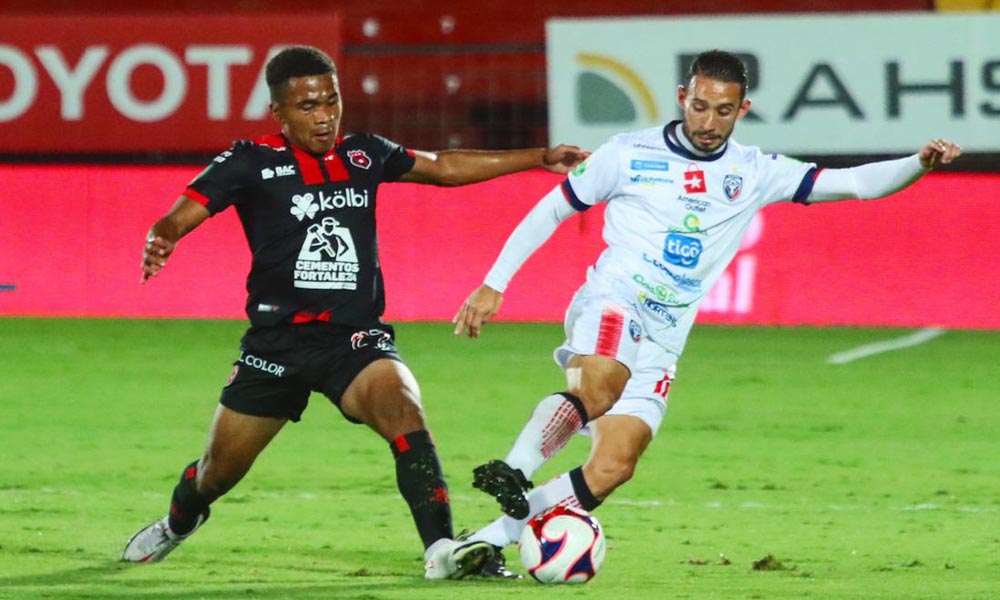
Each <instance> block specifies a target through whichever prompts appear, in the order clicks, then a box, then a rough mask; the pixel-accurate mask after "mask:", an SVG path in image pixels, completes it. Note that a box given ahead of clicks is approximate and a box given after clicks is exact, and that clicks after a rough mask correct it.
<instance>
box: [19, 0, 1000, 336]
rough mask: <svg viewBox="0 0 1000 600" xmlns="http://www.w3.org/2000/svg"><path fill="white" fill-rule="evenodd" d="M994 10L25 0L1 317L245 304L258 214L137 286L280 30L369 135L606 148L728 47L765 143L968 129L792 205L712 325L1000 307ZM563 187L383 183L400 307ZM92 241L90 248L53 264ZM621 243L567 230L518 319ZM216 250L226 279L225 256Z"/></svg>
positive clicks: (908, 321) (858, 151)
mask: <svg viewBox="0 0 1000 600" xmlns="http://www.w3.org/2000/svg"><path fill="white" fill-rule="evenodd" d="M991 9H995V2H992V3H991V2H988V1H984V2H970V1H968V0H949V1H944V0H942V2H939V3H938V5H937V6H935V5H934V4H932V3H929V2H926V1H921V0H881V1H879V2H862V1H860V0H838V1H832V0H820V1H810V2H802V1H798V0H752V1H751V2H748V3H744V4H741V5H740V6H739V14H736V13H735V12H734V11H736V8H735V7H734V6H733V5H731V4H728V3H724V2H715V1H709V2H703V3H696V4H689V3H678V2H655V1H636V2H624V3H616V4H615V5H614V7H613V8H612V7H611V6H610V5H608V4H607V3H606V2H601V1H595V0H578V1H575V2H562V3H551V2H549V3H537V4H535V3H529V4H525V5H523V6H518V7H516V8H512V7H510V6H508V5H500V4H495V3H485V2H472V3H462V4H455V3H452V2H446V1H440V0H433V1H421V2H409V3H404V2H390V1H386V0H375V1H371V2H364V3H348V2H333V1H309V2H306V1H298V0H288V1H285V2H262V1H251V0H225V1H217V2H197V1H190V0H182V1H178V2H172V3H169V5H162V6H161V5H155V4H153V3H146V2H139V1H132V0H117V1H106V2H96V3H79V2H71V1H68V0H33V1H30V2H29V1H26V0H0V11H2V15H3V17H2V19H0V31H2V36H3V37H2V38H0V123H2V127H3V131H4V135H3V136H2V138H0V174H2V177H3V180H4V181H5V191H4V193H3V202H2V203H0V220H2V222H3V223H4V224H5V226H4V227H3V228H2V231H0V248H2V249H3V251H2V252H0V289H2V290H3V291H0V315H66V316H188V317H227V318H228V317H236V318H238V317H240V315H241V311H242V297H241V296H242V278H243V276H244V273H245V269H246V258H247V256H246V252H245V250H244V247H245V245H244V243H243V242H242V240H241V238H240V233H239V231H238V227H237V220H236V218H235V216H234V215H232V214H224V215H223V216H221V217H219V218H216V219H213V220H212V222H210V224H209V225H207V226H206V227H205V228H204V229H205V230H207V231H204V233H201V234H200V235H198V236H192V238H191V239H190V241H189V242H186V244H185V245H186V246H187V248H186V251H185V252H181V253H179V254H178V255H177V256H176V257H175V258H174V260H173V261H172V269H171V273H170V277H163V278H161V280H160V281H158V282H157V291H158V293H157V294H156V295H155V297H154V298H151V297H150V296H152V294H143V292H142V289H141V288H140V287H139V286H136V285H133V284H134V280H135V279H136V272H137V271H136V269H135V263H136V258H135V257H136V256H137V247H138V245H137V244H138V243H137V242H136V240H141V239H142V236H143V235H144V232H145V230H146V228H147V227H148V225H149V223H150V222H151V221H152V220H154V219H155V218H156V217H158V216H159V215H160V214H162V213H163V211H165V210H166V208H167V207H169V205H170V204H171V203H172V201H173V199H174V198H175V197H176V195H177V193H178V191H179V190H181V189H182V186H183V185H184V184H185V183H186V182H187V181H188V180H189V179H190V177H192V176H193V175H194V174H195V173H197V171H198V170H199V169H200V168H201V167H202V166H203V165H204V164H206V163H207V162H208V161H209V160H210V159H211V157H212V156H214V155H215V154H216V153H218V152H219V151H221V150H223V149H225V148H226V147H228V145H229V144H230V143H231V141H232V140H234V139H238V138H248V137H254V136H257V135H260V134H264V133H269V132H273V130H274V129H275V125H274V124H273V122H272V121H271V120H270V117H269V116H268V115H267V114H266V110H265V109H266V95H264V94H262V92H263V91H264V90H263V88H262V87H261V85H260V83H259V82H260V79H261V78H258V75H259V74H260V73H261V69H262V66H263V64H264V62H265V61H266V59H267V57H268V54H269V53H270V52H273V51H274V48H276V47H280V46H281V45H283V44H289V43H310V44H315V45H318V46H321V47H323V48H325V49H327V50H328V51H329V52H330V53H331V54H332V55H333V56H334V57H335V58H336V60H337V63H338V65H339V69H340V74H341V86H342V90H343V92H344V96H345V105H346V112H345V117H344V125H343V127H344V129H346V130H349V131H350V130H354V131H373V132H377V133H380V134H382V135H385V136H387V137H389V138H390V139H393V140H396V141H398V142H400V143H402V144H404V145H406V146H409V147H413V148H421V149H440V148H452V147H466V148H494V149H496V148H512V147H526V146H542V145H547V144H549V143H558V142H570V143H578V144H580V145H583V146H585V147H590V148H593V147H596V145H598V144H599V143H600V142H601V141H602V140H603V139H605V138H606V137H607V134H608V133H610V132H614V131H619V130H626V129H630V128H639V127H644V126H649V125H652V124H654V123H658V122H664V121H667V120H669V119H671V118H673V115H674V114H675V112H672V111H674V108H673V107H672V96H673V86H675V85H676V83H678V82H679V80H680V79H681V76H680V73H682V72H683V68H684V66H685V64H686V63H685V62H684V61H685V60H686V59H689V58H690V56H691V54H692V53H696V52H697V51H699V50H702V49H705V48H708V47H722V48H727V49H731V50H734V51H737V52H740V53H742V54H743V55H744V56H745V57H746V58H747V60H748V63H749V65H750V71H751V78H752V82H751V85H752V92H751V96H752V97H753V98H754V99H756V100H757V103H756V104H755V106H754V112H753V114H752V116H751V118H748V119H747V120H745V121H744V123H743V124H742V125H741V126H740V128H739V129H738V130H737V138H738V139H740V140H741V141H742V142H744V143H748V144H757V145H761V146H762V147H763V148H765V149H766V150H770V151H780V152H785V153H787V154H791V155H793V156H796V157H799V158H803V159H813V160H818V161H820V162H821V163H822V164H823V165H826V166H838V165H847V164H856V163H858V162H860V161H863V160H870V159H871V158H874V157H880V156H898V155H901V154H903V153H905V152H910V151H912V150H913V149H916V148H917V147H919V145H920V144H922V143H923V141H925V140H926V139H930V138H931V137H937V136H944V137H950V138H954V139H955V141H957V142H959V143H961V144H963V145H964V146H965V147H966V150H967V156H966V157H964V158H963V160H962V161H961V162H960V163H959V164H958V165H956V167H955V168H954V169H946V170H945V172H943V173H935V174H934V175H932V176H931V177H929V178H927V179H926V180H925V181H923V182H921V184H920V185H918V186H917V187H916V188H913V189H912V190H911V191H908V192H906V193H905V194H903V195H902V197H901V198H900V199H899V200H898V201H889V202H885V203H879V204H877V205H865V206H862V207H858V206H851V207H847V208H845V207H829V208H828V207H823V208H821V209H818V210H817V209H812V210H796V209H794V207H793V208H792V209H791V210H789V207H774V208H771V209H768V211H765V212H764V213H763V214H762V215H761V217H760V218H759V219H758V221H757V222H756V223H755V226H754V229H753V230H752V233H751V235H750V237H749V238H748V239H747V241H746V243H745V244H744V249H743V251H742V252H741V254H740V255H739V256H738V257H737V260H736V261H735V263H734V265H733V267H732V269H731V272H730V273H728V274H727V275H726V277H725V278H724V279H723V281H722V282H720V285H719V286H717V288H716V290H715V291H713V293H712V296H711V298H710V299H709V301H707V302H706V304H705V306H704V309H703V311H702V313H703V317H702V321H703V322H709V323H712V322H717V323H729V324H744V323H749V324H785V325H794V324H815V325H831V324H856V325H896V326H921V325H928V324H931V325H941V326H949V327H964V328H987V329H989V328H996V327H998V326H1000V310H998V297H1000V288H997V287H996V285H997V284H996V283H994V282H995V280H996V278H995V277H993V276H992V274H993V272H994V271H995V264H996V258H997V256H998V254H1000V252H998V242H997V241H996V239H997V236H995V235H993V234H994V233H995V232H996V225H995V223H996V222H997V220H998V219H997V217H998V213H997V210H998V209H997V203H996V202H995V196H996V191H995V190H996V189H997V188H998V183H1000V174H998V172H1000V160H998V158H1000V141H998V140H1000V47H998V42H997V41H996V40H997V37H996V35H995V32H996V30H997V27H1000V13H998V12H996V11H995V10H991ZM618 17H625V19H616V18H618ZM580 18H583V19H584V20H574V19H580ZM546 23H548V28H549V35H548V39H547V36H546ZM588 27H589V28H590V29H587V28H588ZM602 28H603V29H602ZM607 28H610V29H607ZM616 28H617V29H616ZM632 31H636V33H635V34H634V35H633V34H632V33H631V32H632ZM990 31H992V32H993V34H990V33H989V32H990ZM592 32H593V33H592ZM926 36H930V37H931V38H933V39H934V40H935V42H934V43H933V44H931V43H927V41H926V39H925V37H926ZM546 44H548V48H547V46H546ZM547 49H548V52H547V51H546V50H547ZM547 60H548V69H547ZM554 183H555V180H554V179H553V178H552V177H546V176H545V175H543V174H537V173H533V174H526V175H523V176H518V177H510V178H505V179H503V180H500V181H498V182H494V183H490V184H483V185H479V186H474V187H472V188H468V189H465V190H461V191H454V190H441V191H435V190H430V191H429V190H426V189H419V188H414V186H405V185H396V186H388V187H387V188H386V189H385V190H383V193H382V203H381V204H382V207H383V209H382V210H381V211H380V229H381V240H382V246H383V255H384V256H383V258H384V263H385V269H386V272H387V280H388V286H389V287H388V291H389V307H388V317H389V318H392V319H397V320H440V319H447V318H449V317H450V311H451V310H452V309H451V307H452V306H454V305H456V304H457V303H458V302H459V301H460V299H461V297H462V296H463V294H464V293H465V291H466V290H468V289H469V288H470V287H471V286H472V285H474V284H475V283H476V281H477V280H478V278H479V277H481V275H482V273H484V272H485V270H486V268H488V266H489V264H490V261H491V260H492V257H493V256H494V255H495V253H496V251H497V250H498V248H499V247H500V245H501V244H502V241H503V239H504V237H505V235H506V233H507V232H508V231H509V230H510V228H511V227H512V226H513V225H514V224H515V223H516V222H517V220H518V218H519V217H520V215H521V214H523V212H524V211H525V210H526V209H527V208H528V207H529V206H530V205H531V204H532V203H533V202H534V200H535V198H536V197H538V196H539V195H540V194H541V193H543V192H544V191H545V190H547V189H548V188H549V187H550V186H551V185H553V184H554ZM69 200H72V203H71V204H70V205H68V204H67V201H69ZM67 206H72V209H67V208H66V207H67ZM388 206H391V210H388V209H386V208H385V207H388ZM821 211H822V213H821ZM230 212H231V211H230ZM591 212H598V211H591ZM817 215H819V218H817ZM943 221H947V222H949V227H945V228H942V227H941V225H942V222H943ZM81 235H82V236H84V237H85V239H86V242H85V243H83V244H82V247H79V248H78V249H77V250H76V252H75V254H77V257H76V260H74V261H72V263H71V264H60V263H59V262H58V261H52V260H51V259H50V258H51V252H52V249H54V248H58V247H60V246H61V245H62V244H65V243H66V242H67V241H69V240H74V239H79V236H81ZM805 246H808V247H809V248H810V251H809V252H800V251H798V250H796V251H794V252H788V249H789V248H802V247H805ZM600 247H601V241H600V215H599V214H587V215H584V218H581V219H578V220H577V221H576V222H574V223H573V224H570V225H567V226H565V227H564V228H562V229H561V230H560V232H559V234H558V236H557V241H555V242H553V243H550V244H549V246H548V247H547V248H546V249H544V250H543V251H542V253H541V255H540V256H539V257H537V258H536V259H535V260H533V261H532V262H531V263H530V264H529V265H528V267H527V268H526V269H525V270H524V271H523V272H522V274H521V275H519V279H520V281H515V285H514V286H513V287H512V289H511V293H510V294H509V295H508V299H507V304H506V307H505V312H504V314H503V316H504V318H507V319H513V320H542V321H558V320H559V319H560V318H561V314H560V311H561V310H562V308H563V307H564V306H565V304H566V302H565V301H566V300H567V299H568V296H569V294H570V293H571V291H572V290H573V289H575V287H576V285H577V284H578V282H579V281H580V279H581V278H582V273H583V269H584V268H585V267H586V265H587V264H589V262H590V261H592V260H593V258H594V256H596V254H597V252H598V251H599V249H600ZM206 253H211V254H212V256H213V258H212V260H213V264H214V265H215V266H216V267H217V268H216V269H214V270H215V276H214V277H213V278H212V280H211V281H205V278H204V277H202V276H201V275H202V273H203V267H202V265H203V264H204V260H205V256H206ZM984 257H986V258H988V259H990V260H983V258H984ZM945 281H946V283H944V282H945ZM984 286H986V289H984ZM944 289H947V290H948V291H947V292H945V291H944ZM404 290H405V302H404V301H403V297H404V293H403V291H404ZM529 290H530V292H529ZM886 290H889V291H886ZM984 292H986V293H984ZM844 298H849V299H850V300H849V301H848V302H844Z"/></svg>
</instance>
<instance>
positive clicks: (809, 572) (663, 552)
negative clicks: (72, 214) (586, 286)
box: [0, 319, 1000, 600]
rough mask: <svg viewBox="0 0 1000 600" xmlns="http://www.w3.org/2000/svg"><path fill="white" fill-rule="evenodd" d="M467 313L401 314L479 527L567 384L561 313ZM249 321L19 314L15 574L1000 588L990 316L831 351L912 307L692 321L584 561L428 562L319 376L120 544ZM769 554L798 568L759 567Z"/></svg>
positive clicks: (340, 583) (7, 464)
mask: <svg viewBox="0 0 1000 600" xmlns="http://www.w3.org/2000/svg"><path fill="white" fill-rule="evenodd" d="M449 329H450V327H449V326H448V325H447V324H399V325H398V327H397V330H398V334H399V345H400V348H401V349H402V352H403V354H404V357H405V358H406V359H407V361H408V363H409V364H410V366H411V367H412V369H413V370H414V372H415V373H416V374H417V377H418V379H419V380H420V382H421V386H422V390H423V395H424V403H425V406H426V409H427V413H428V416H429V420H430V423H431V427H432V430H433V432H434V436H435V439H436V440H437V443H438V447H439V450H440V453H441V458H442V461H443V463H444V466H445V471H446V473H447V474H448V476H449V479H450V484H451V490H452V499H453V504H454V512H455V520H456V525H457V526H458V527H459V528H461V527H476V526H479V525H482V524H484V523H486V522H487V521H488V520H490V519H492V518H493V517H494V516H495V514H496V513H495V507H494V504H493V503H492V501H491V500H490V499H489V498H487V497H486V496H484V495H481V494H479V493H477V492H475V491H474V490H473V489H472V488H471V485H470V479H471V475H470V471H471V468H472V467H473V466H475V465H476V464H478V463H480V462H482V461H484V460H485V459H489V458H494V457H500V456H502V455H503V454H504V453H505V452H506V450H507V449H508V447H509V444H510V443H511V442H512V441H513V438H514V436H515V435H516V433H517V431H518V430H519V428H520V425H521V423H522V421H523V419H524V418H525V417H526V416H527V414H528V413H529V411H530V410H531V408H532V407H533V406H534V404H535V402H536V401H537V399H538V398H540V397H541V396H542V395H544V394H545V393H547V392H550V391H555V390H558V389H561V388H562V385H563V382H562V376H561V373H560V372H559V371H558V370H557V369H556V367H555V366H554V365H553V363H552V362H551V359H550V354H551V349H552V348H553V347H554V346H555V345H557V344H558V343H559V342H560V341H561V335H562V334H561V329H560V327H559V326H557V325H513V324H496V325H491V326H490V327H488V328H487V330H486V332H485V337H484V338H482V339H480V340H476V341H470V340H467V339H457V338H454V337H453V336H451V335H450V333H449ZM242 330H243V324H242V323H239V322H229V321H116V320H55V319H53V320H48V319H0V353H2V356H3V359H2V360H0V456H2V460H0V598H16V599H24V598H30V599H34V598H104V599H109V598H110V599H117V598H163V599H195V598H211V599H217V598H356V599H383V598H384V599H404V598H405V599H420V598H428V599H429V598H434V599H443V600H450V599H458V598H463V599H464V598H470V597H473V598H479V597H482V598H513V597H525V596H527V595H529V594H534V595H539V596H541V595H543V594H544V597H566V598H569V597H573V598H577V597H585V598H619V599H625V598H690V599H695V600H701V599H716V598H718V599H722V598H726V599H729V598H740V599H745V598H761V599H772V598H815V599H823V600H827V599H848V598H857V599H862V598H864V599H872V598H906V599H932V598H933V599H937V598H947V599H949V600H962V599H966V600H972V599H976V600H986V599H993V598H1000V467H998V465H1000V459H998V456H1000V434H998V431H1000V416H998V415H1000V410H998V408H997V401H998V399H1000V381H998V368H997V364H998V363H997V360H998V359H997V357H998V356H1000V334H998V333H997V332H949V333H947V334H945V335H944V336H942V337H940V338H937V339H935V340H933V341H931V342H928V343H926V344H924V345H921V346H918V347H914V348H909V349H906V350H901V351H897V352H892V353H887V354H881V355H878V356H874V357H871V358H868V359H864V360H861V361H858V362H855V363H851V364H848V365H842V366H829V365H827V364H825V359H826V357H827V356H829V355H830V354H832V353H834V352H838V351H842V350H845V349H849V348H852V347H854V346H858V345H860V344H864V343H868V342H871V341H876V340H881V339H887V338H892V337H897V336H900V335H903V334H904V333H906V332H904V331H899V330H877V329H846V328H844V329H806V328H803V329H779V328H722V327H697V328H696V329H695V332H694V334H693V335H692V338H691V341H690V344H689V348H688V350H687V352H686V354H685V357H684V359H683V361H682V363H681V365H680V371H679V378H678V380H677V382H676V384H675V385H674V387H673V388H672V389H671V398H670V411H669V414H668V415H667V418H666V420H665V422H664V425H663V428H662V429H661V431H660V435H659V436H658V438H657V439H656V440H655V441H654V442H653V444H652V445H651V446H650V448H649V450H648V451H647V454H646V456H645V457H644V459H643V462H642V463H641V464H640V466H639V470H638V473H637V475H636V478H635V479H634V480H633V481H632V482H630V483H629V484H628V485H626V486H625V487H623V488H622V489H621V490H619V491H618V493H616V494H615V495H614V496H613V497H612V498H611V499H609V501H608V502H607V503H606V504H605V505H604V506H602V507H601V508H600V509H599V511H598V513H597V515H598V517H599V518H600V519H601V521H602V523H603V524H604V526H605V529H606V531H607V535H608V543H609V550H608V556H607V560H606V563H605V566H604V569H603V571H602V572H601V574H600V575H599V576H598V577H597V578H596V579H595V580H594V581H593V582H591V583H590V584H588V585H586V586H582V587H578V586H577V587H574V586H566V587H562V588H553V587H549V588H541V587H539V586H538V585H537V584H535V583H534V582H532V581H530V580H528V581H520V582H484V581H462V582H426V581H424V580H423V579H422V574H423V569H422V560H421V552H420V544H419V540H418V538H417V536H416V533H415V532H414V530H413V528H412V525H411V522H410V520H409V516H408V511H407V509H406V507H405V506H404V504H403V502H402V500H401V499H400V498H399V495H398V492H397V491H396V487H395V482H394V477H393V474H392V473H393V471H392V460H391V456H390V454H389V452H388V449H387V447H386V445H385V444H384V442H382V441H381V440H379V439H378V438H377V437H376V436H375V435H374V434H372V433H371V432H369V431H368V430H366V429H364V428H363V427H359V426H353V425H350V424H348V423H347V422H346V421H344V420H343V419H342V418H341V417H340V415H339V413H338V411H337V410H336V409H334V408H333V407H331V406H330V405H329V404H328V403H327V402H326V400H325V399H323V398H322V397H319V396H315V397H314V398H313V401H312V405H311V407H310V409H309V410H307V411H306V413H305V418H304V420H303V422H302V423H299V424H297V425H289V426H288V427H286V429H285V431H284V432H282V434H281V435H280V436H279V437H278V438H277V439H276V440H275V442H274V443H273V445H272V447H271V448H269V449H268V450H267V452H265V453H264V455H263V456H262V457H261V459H260V460H259V461H258V463H257V465H256V466H255V468H254V470H253V471H252V472H251V473H250V475H249V476H248V477H247V478H246V479H245V480H244V481H243V482H242V483H241V484H240V485H239V486H238V487H237V488H236V489H235V490H233V491H232V492H231V493H230V494H229V495H228V496H226V497H225V498H223V499H222V500H220V501H219V502H218V503H217V504H216V506H215V510H214V514H213V519H212V521H211V523H209V525H208V526H206V527H205V528H204V529H203V530H201V531H200V532H199V533H198V535H197V536H196V537H195V538H192V540H191V541H189V542H187V543H186V544H185V545H184V547H183V548H181V549H180V550H178V551H177V552H176V553H174V554H173V555H171V557H170V558H169V559H168V560H167V561H165V562H163V563H160V564H157V565H124V564H122V563H119V562H118V560H117V559H118V555H119V552H120V550H121V547H122V544H123V543H124V541H125V540H126V539H127V538H128V536H129V535H131V533H132V532H133V531H134V530H135V529H136V528H138V527H139V526H141V525H143V524H145V523H146V522H148V521H150V520H152V519H153V518H155V517H158V516H161V515H162V514H163V512H164V510H165V508H166V504H167V501H168V498H169V494H170V490H171V488H172V486H173V484H174V482H175V481H176V478H177V476H178V474H179V472H180V469H181V467H182V466H183V465H184V464H186V462H187V461H189V460H191V459H193V458H195V457H196V456H197V455H198V454H199V453H200V452H201V450H202V448H203V446H204V443H205V439H206V433H207V427H208V423H209V419H210V418H211V415H212V412H213V410H214V407H215V403H216V400H217V397H218V391H219V389H220V387H221V385H222V384H223V383H224V382H225V380H226V377H227V376H228V374H229V370H230V364H231V361H232V359H233V358H234V355H235V352H236V348H237V344H238V340H239V336H240V335H241V332H242ZM586 453H587V446H586V441H585V440H584V439H578V440H575V441H574V442H573V443H572V444H571V445H570V447H568V448H567V450H566V451H565V452H564V453H563V454H562V455H560V456H559V457H557V459H556V460H555V461H554V462H553V464H550V465H546V467H545V468H544V469H543V471H542V472H540V473H539V474H537V475H536V477H535V479H536V481H537V480H545V479H547V478H548V477H550V476H552V475H555V474H558V473H560V472H562V471H564V470H567V469H568V468H571V467H574V466H576V465H577V464H579V463H580V462H581V461H582V460H583V459H584V458H585V457H586ZM507 552H508V558H509V560H510V562H511V563H513V564H514V565H517V555H516V550H515V549H513V548H511V549H508V551H507ZM769 555H770V556H773V557H774V559H775V562H772V563H771V564H772V566H775V567H780V568H777V569H775V570H755V569H754V568H753V563H754V562H755V561H758V560H760V559H764V558H765V557H767V556H769ZM776 563H780V564H776Z"/></svg>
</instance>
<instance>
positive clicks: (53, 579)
mask: <svg viewBox="0 0 1000 600" xmlns="http://www.w3.org/2000/svg"><path fill="white" fill-rule="evenodd" d="M132 569H142V570H144V571H146V573H147V574H148V575H147V576H146V577H143V578H142V579H128V580H124V579H117V578H115V575H116V574H119V573H123V572H126V571H129V570H132ZM328 573H329V575H330V576H331V581H330V582H329V583H322V584H317V583H315V582H309V583H294V582H292V581H274V582H268V583H263V582H260V581H247V582H240V581H233V580H232V579H231V578H230V579H227V578H223V580H222V581H220V582H219V583H218V584H207V585H206V584H197V583H192V582H190V581H178V580H177V579H176V578H174V577H173V576H172V575H173V573H166V572H164V571H159V570H158V569H157V566H156V565H135V564H129V563H125V562H122V561H120V560H117V559H113V560H106V561H98V562H96V563H95V564H92V565H88V566H85V567H79V568H75V569H66V570H62V571H54V572H50V573H32V574H30V575H21V576H14V577H0V599H7V598H18V599H21V598H34V597H39V596H41V595H44V597H46V598H102V599H115V598H143V599H152V600H157V599H163V600H203V599H205V598H211V599H212V600H216V599H220V598H221V599H226V598H244V599H245V598H247V597H248V595H251V597H252V596H259V597H264V598H283V599H288V598H344V597H353V598H368V597H372V596H371V594H372V593H378V592H393V591H397V590H398V591H400V592H407V591H409V592H418V593H417V596H418V597H422V596H421V594H420V593H419V591H420V588H422V587H426V588H427V590H426V591H427V592H428V593H432V592H433V589H434V588H435V587H436V586H441V585H442V584H443V583H444V582H439V581H425V580H424V579H423V577H420V575H422V573H421V574H417V575H413V576H410V575H402V574H399V573H391V574H389V573H386V574H374V573H373V574H367V572H366V574H364V575H359V574H355V573H344V572H337V571H329V572H328ZM458 583H459V584H460V585H462V586H470V588H469V589H470V593H471V594H473V595H475V594H476V592H475V591H474V590H473V588H479V591H480V592H482V591H483V587H481V586H489V584H492V583H495V582H494V581H492V580H466V581H463V582H458ZM448 587H451V586H448ZM43 590H44V591H43Z"/></svg>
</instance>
